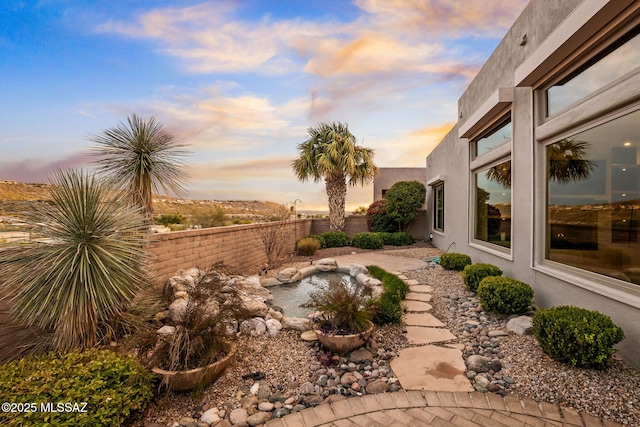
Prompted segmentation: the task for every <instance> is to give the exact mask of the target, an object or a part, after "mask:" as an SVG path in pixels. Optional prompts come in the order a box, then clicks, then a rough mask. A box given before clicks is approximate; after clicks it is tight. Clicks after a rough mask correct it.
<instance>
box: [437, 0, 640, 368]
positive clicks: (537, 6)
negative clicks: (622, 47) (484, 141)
mask: <svg viewBox="0 0 640 427" xmlns="http://www.w3.org/2000/svg"><path fill="white" fill-rule="evenodd" d="M639 10H640V2H639V1H627V0H620V1H618V0H613V1H604V0H583V1H580V0H531V1H530V2H529V4H528V5H527V6H526V8H525V9H524V11H523V12H522V14H521V15H520V17H518V19H517V20H516V21H515V23H514V24H513V26H512V28H511V29H510V30H509V31H508V32H507V34H506V36H505V37H504V39H503V40H502V42H501V43H500V44H499V46H498V47H497V48H496V50H495V51H494V52H493V54H492V55H491V57H490V58H489V59H488V60H487V62H486V64H485V65H484V66H483V67H482V69H481V70H480V71H479V73H478V75H477V77H476V78H475V79H474V80H473V81H472V82H471V83H470V84H469V86H468V88H467V89H466V91H465V92H464V94H462V96H461V97H460V99H459V103H458V106H459V112H458V115H459V119H458V122H457V123H456V125H455V126H454V128H453V129H452V130H451V131H450V132H449V133H448V134H447V135H446V136H445V138H444V139H443V140H442V141H441V142H440V144H439V145H438V146H437V147H436V148H435V149H434V150H433V151H432V152H431V153H430V154H429V155H428V157H427V159H426V163H427V165H426V166H427V168H426V180H427V203H426V205H427V229H428V231H429V232H431V233H432V234H433V243H434V244H435V245H436V246H437V247H439V248H441V249H443V250H445V249H447V248H449V247H451V249H450V251H455V252H461V253H465V254H468V255H469V256H471V258H472V260H473V262H487V263H492V264H495V265H497V266H499V267H500V268H501V269H502V270H503V271H504V275H505V276H509V277H514V278H516V279H518V280H522V281H524V282H527V283H529V284H530V285H531V286H532V287H533V288H534V290H535V300H536V303H537V304H538V305H539V306H540V307H550V306H558V305H574V306H579V307H584V308H587V309H592V310H598V311H600V312H603V313H605V314H607V315H609V316H610V317H611V318H612V320H613V321H614V322H616V323H617V324H619V325H620V326H621V327H622V328H623V330H624V332H625V335H626V339H625V340H624V341H623V342H622V343H620V344H619V345H618V346H617V349H618V351H619V354H620V355H621V356H622V357H623V358H624V359H625V360H626V361H628V362H629V363H631V364H633V365H635V366H636V367H638V368H640V285H633V284H629V283H628V282H621V281H619V280H616V279H614V278H612V277H608V276H604V275H602V276H600V275H596V274H582V273H581V272H580V271H575V274H574V273H573V272H572V271H574V270H575V269H574V270H571V269H562V268H556V267H554V266H553V263H548V262H546V261H545V259H544V258H545V253H544V241H545V240H544V235H545V228H544V227H545V224H546V223H545V219H544V215H545V212H546V210H545V206H546V205H545V203H546V191H547V190H546V183H547V180H546V177H544V176H542V172H541V171H542V170H543V167H544V163H545V157H544V144H543V143H544V142H546V141H549V138H552V137H553V135H552V131H550V130H549V129H556V130H555V132H557V133H558V134H560V133H559V131H558V129H560V130H562V129H570V128H571V127H573V129H575V128H576V126H578V125H581V124H584V125H585V126H587V125H589V124H592V123H598V120H601V119H602V118H603V117H605V116H606V117H609V115H610V114H615V113H616V112H617V111H623V110H624V111H628V110H631V111H633V110H634V109H635V110H638V109H640V106H639V104H640V84H638V82H640V77H639V76H640V68H636V70H635V72H632V73H630V74H631V76H628V75H627V76H625V79H619V80H622V81H620V83H618V84H619V85H621V86H624V85H626V86H624V90H621V89H618V90H617V91H615V88H614V89H613V90H612V93H613V94H614V95H611V96H608V95H607V93H608V92H607V91H606V90H602V91H600V92H604V93H603V94H602V93H600V92H599V94H598V97H597V102H596V101H590V97H587V98H586V99H585V100H584V102H583V105H582V106H581V108H576V109H575V111H576V114H575V115H572V116H571V117H569V118H568V119H567V118H562V117H560V118H557V119H548V120H547V121H546V122H542V121H541V120H540V118H539V115H540V110H539V109H540V106H539V101H538V98H537V97H539V93H540V90H541V88H543V86H542V85H543V84H546V83H545V82H546V81H549V79H551V78H552V77H549V76H558V75H560V74H561V73H562V72H563V70H564V69H565V68H568V67H571V66H573V64H577V63H578V61H582V60H584V58H585V57H587V56H588V50H589V49H588V48H589V46H598V44H599V43H600V44H601V43H603V41H606V40H611V39H612V38H613V37H620V35H619V34H622V33H623V31H627V30H624V29H623V28H633V26H634V25H637V24H638V23H639V22H640V11H639ZM553 78H555V77H553ZM616 82H618V81H616ZM614 86H615V85H614ZM605 89H606V88H605ZM620 93H623V94H624V95H623V97H622V98H623V99H621V98H620V96H615V94H618V95H619V94H620ZM603 102H604V103H605V104H607V106H606V107H603V105H602V104H603ZM592 104H593V105H592ZM595 104H597V105H595ZM509 109H510V111H511V123H512V140H511V144H510V146H508V147H503V148H501V150H502V151H504V156H505V157H504V158H509V159H510V160H511V230H512V240H511V248H510V250H508V251H505V250H504V249H503V248H499V249H495V248H493V247H492V245H486V244H478V242H477V241H475V240H474V236H473V228H474V222H473V221H474V217H473V215H474V206H473V204H474V203H475V202H473V201H472V200H473V191H472V190H475V189H474V188H472V187H474V186H475V184H474V183H473V168H474V164H475V165H477V163H478V161H477V160H476V162H475V163H474V159H473V156H472V154H473V153H472V151H471V150H472V144H471V143H472V141H473V138H474V135H479V134H481V133H482V132H483V129H487V127H488V126H489V125H490V124H491V121H492V120H495V118H496V116H497V115H499V114H501V113H503V112H504V111H505V110H509ZM619 114H622V113H619ZM562 120H570V122H567V123H562ZM638 126H640V125H638ZM564 132H567V131H566V130H565V131H564ZM545 138H546V139H545ZM507 145H508V144H507ZM476 170H477V169H476ZM441 184H444V195H445V196H444V217H445V219H444V230H443V231H437V230H434V229H433V221H434V218H433V206H434V185H441Z"/></svg>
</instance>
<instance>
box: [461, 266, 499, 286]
mask: <svg viewBox="0 0 640 427" xmlns="http://www.w3.org/2000/svg"><path fill="white" fill-rule="evenodd" d="M489 276H502V270H500V269H499V268H498V267H496V266H495V265H493V264H483V263H479V264H471V265H467V266H465V267H464V270H462V279H463V280H464V284H465V285H467V287H468V288H469V289H470V290H472V291H473V292H475V291H476V290H477V289H478V285H479V284H480V281H482V279H484V278H485V277H489Z"/></svg>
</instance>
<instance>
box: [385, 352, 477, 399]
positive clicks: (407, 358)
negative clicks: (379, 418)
mask: <svg viewBox="0 0 640 427" xmlns="http://www.w3.org/2000/svg"><path fill="white" fill-rule="evenodd" d="M391 369H392V370H393V372H394V373H395V374H396V377H397V378H398V380H399V381H400V385H402V388H403V389H405V390H430V391H449V392H458V391H460V392H468V391H474V390H473V387H472V386H471V383H470V382H469V379H468V378H467V376H466V375H465V372H466V369H467V368H466V366H465V364H464V360H463V359H462V352H461V351H460V350H457V349H453V348H445V347H437V346H434V345H425V346H421V347H409V348H405V349H403V350H401V351H400V353H399V354H398V357H396V358H395V359H393V360H392V361H391Z"/></svg>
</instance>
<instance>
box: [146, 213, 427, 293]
mask: <svg viewBox="0 0 640 427" xmlns="http://www.w3.org/2000/svg"><path fill="white" fill-rule="evenodd" d="M276 226H277V223H262V224H247V225H232V226H228V227H213V228H203V229H200V230H186V231H173V232H170V233H159V234H154V235H152V236H151V243H150V245H149V252H150V254H151V260H150V262H149V264H150V265H149V269H150V271H151V272H152V273H153V274H156V275H157V276H158V281H159V282H164V281H165V280H167V279H168V278H169V277H171V276H173V275H174V274H175V273H176V272H177V271H178V270H184V269H187V268H191V267H196V266H197V267H201V268H202V267H207V266H210V265H212V264H214V263H215V262H218V261H222V262H223V263H224V264H225V265H227V266H229V267H231V268H232V269H236V270H242V271H244V272H257V271H258V270H259V268H260V266H262V265H264V264H265V263H266V262H267V257H266V255H265V254H264V250H263V248H262V244H261V243H260V241H259V240H258V234H257V233H258V231H257V229H258V228H259V227H276ZM425 226H426V222H425V216H424V211H420V212H419V216H418V218H417V219H416V220H415V221H414V222H413V224H412V225H411V226H410V228H409V232H411V234H412V235H413V236H414V238H416V239H419V240H424V238H425V236H424V229H425ZM286 227H287V228H286V231H285V233H283V234H284V235H285V236H286V238H287V245H288V247H289V248H290V249H289V250H288V251H287V252H288V253H291V252H293V250H294V248H295V242H296V240H298V239H299V238H301V237H303V236H306V235H309V234H320V233H324V232H326V231H329V220H328V219H326V218H314V219H299V220H296V221H291V222H289V223H288V224H286ZM345 231H346V233H347V234H348V235H349V236H354V235H356V234H358V233H361V232H365V231H367V218H366V216H364V215H353V216H348V217H347V218H346V221H345Z"/></svg>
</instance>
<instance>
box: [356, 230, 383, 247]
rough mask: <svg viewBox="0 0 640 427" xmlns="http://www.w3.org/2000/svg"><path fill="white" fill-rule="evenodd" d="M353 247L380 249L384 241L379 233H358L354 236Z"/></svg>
mask: <svg viewBox="0 0 640 427" xmlns="http://www.w3.org/2000/svg"><path fill="white" fill-rule="evenodd" d="M352 245H353V246H355V247H356V248H360V249H380V248H381V247H383V246H384V241H383V240H382V237H380V235H379V234H378V233H369V232H365V233H358V234H356V235H355V236H353V241H352Z"/></svg>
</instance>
